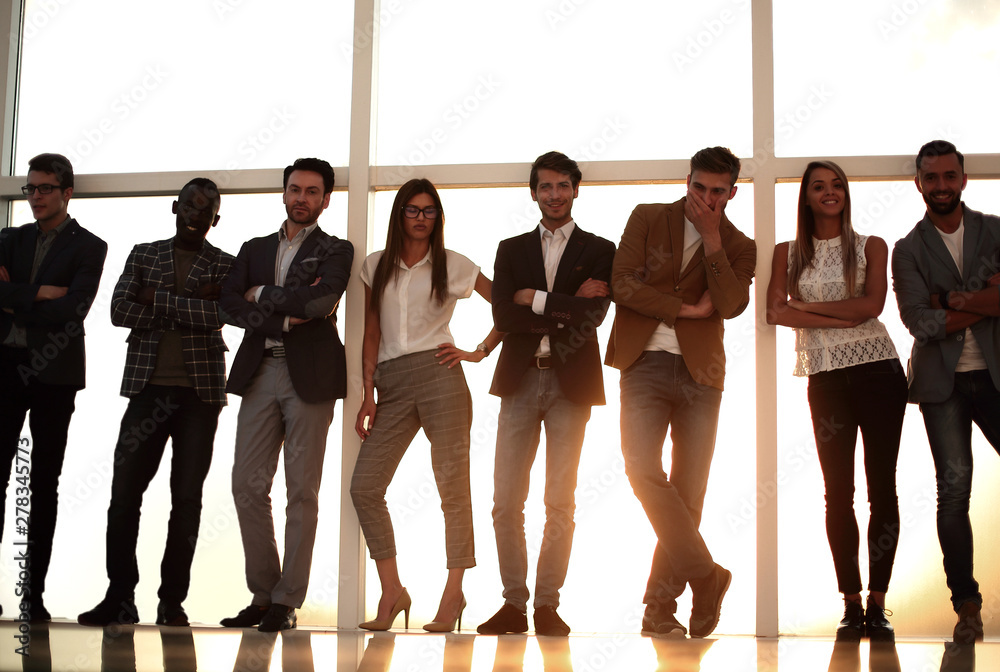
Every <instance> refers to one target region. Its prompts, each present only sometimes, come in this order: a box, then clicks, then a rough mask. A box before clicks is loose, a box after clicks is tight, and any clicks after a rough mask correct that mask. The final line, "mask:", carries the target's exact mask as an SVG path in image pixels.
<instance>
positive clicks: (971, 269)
mask: <svg viewBox="0 0 1000 672" xmlns="http://www.w3.org/2000/svg"><path fill="white" fill-rule="evenodd" d="M962 208H963V209H964V212H963V218H964V219H963V226H964V227H965V236H964V237H963V238H962V266H963V267H964V268H963V269H962V277H963V278H966V279H969V278H971V277H973V274H974V273H975V266H976V265H977V264H979V263H981V262H982V261H983V260H977V259H976V250H978V249H981V248H980V247H979V237H980V236H982V235H983V220H982V218H981V217H980V216H979V213H973V212H972V211H970V210H968V209H966V208H965V205H963V206H962ZM938 237H939V238H940V236H938ZM989 261H991V262H992V261H995V260H994V259H990V260H989Z"/></svg>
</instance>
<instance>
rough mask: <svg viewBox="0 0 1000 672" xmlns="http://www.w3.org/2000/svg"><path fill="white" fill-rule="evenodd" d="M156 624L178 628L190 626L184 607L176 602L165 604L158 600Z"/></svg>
mask: <svg viewBox="0 0 1000 672" xmlns="http://www.w3.org/2000/svg"><path fill="white" fill-rule="evenodd" d="M156 624H157V625H169V626H172V627H179V628H183V627H187V626H189V625H191V623H190V622H189V621H188V616H187V613H186V612H185V611H184V607H182V606H181V605H180V604H178V603H176V602H165V601H163V600H160V604H159V605H157V607H156Z"/></svg>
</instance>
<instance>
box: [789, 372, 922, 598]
mask: <svg viewBox="0 0 1000 672" xmlns="http://www.w3.org/2000/svg"><path fill="white" fill-rule="evenodd" d="M809 408H810V410H811V412H812V421H813V432H814V434H815V436H816V448H817V451H818V452H819V463H820V467H821V468H822V469H823V480H824V482H825V484H826V535H827V538H828V539H829V541H830V550H831V551H832V552H833V565H834V568H835V569H836V571H837V586H838V589H839V590H840V592H842V593H844V594H845V595H851V594H854V593H859V592H861V572H860V569H859V567H858V544H859V543H860V539H859V533H858V521H857V519H856V518H855V517H854V448H855V446H856V445H857V441H858V430H859V429H860V430H861V437H862V440H863V442H864V451H865V477H866V480H867V481H868V503H869V506H870V507H871V518H870V520H869V523H868V570H869V575H868V590H869V591H877V592H885V591H886V590H888V588H889V578H890V577H891V576H892V563H893V561H894V560H895V557H896V545H897V542H898V540H899V504H898V501H897V499H896V457H897V455H898V454H899V437H900V434H901V433H902V429H903V415H904V413H905V412H906V376H905V375H904V374H903V371H902V367H901V366H900V364H899V360H895V359H889V360H883V361H879V362H869V363H867V364H858V365H856V366H851V367H848V368H845V369H837V370H834V371H823V372H821V373H814V374H812V375H811V376H809Z"/></svg>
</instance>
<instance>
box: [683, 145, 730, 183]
mask: <svg viewBox="0 0 1000 672" xmlns="http://www.w3.org/2000/svg"><path fill="white" fill-rule="evenodd" d="M696 170H700V171H701V172H703V173H715V174H719V173H729V186H733V185H734V184H736V180H737V179H739V177H740V160H739V158H737V156H736V155H735V154H733V153H732V152H731V151H729V148H728V147H706V148H705V149H703V150H701V151H700V152H698V153H696V154H695V155H694V156H692V157H691V174H692V175H693V174H694V171H696Z"/></svg>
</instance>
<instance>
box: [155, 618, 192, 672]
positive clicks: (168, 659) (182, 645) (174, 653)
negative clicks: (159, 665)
mask: <svg viewBox="0 0 1000 672" xmlns="http://www.w3.org/2000/svg"><path fill="white" fill-rule="evenodd" d="M160 645H161V648H162V649H163V672H197V670H198V657H197V655H196V654H195V652H194V633H193V632H192V631H191V630H189V629H187V628H160Z"/></svg>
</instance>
